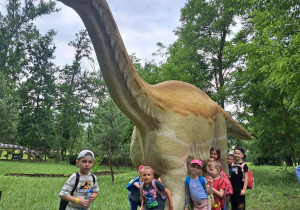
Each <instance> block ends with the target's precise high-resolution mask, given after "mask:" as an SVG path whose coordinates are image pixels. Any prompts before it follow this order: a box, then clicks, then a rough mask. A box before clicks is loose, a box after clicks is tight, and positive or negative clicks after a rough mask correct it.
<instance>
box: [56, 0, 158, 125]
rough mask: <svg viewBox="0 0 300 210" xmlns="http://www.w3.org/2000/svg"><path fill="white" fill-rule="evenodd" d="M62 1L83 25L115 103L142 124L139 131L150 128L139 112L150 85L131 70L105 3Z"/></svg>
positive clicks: (87, 0) (145, 117)
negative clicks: (76, 14)
mask: <svg viewBox="0 0 300 210" xmlns="http://www.w3.org/2000/svg"><path fill="white" fill-rule="evenodd" d="M61 1H62V2H63V3H64V4H66V5H67V6H70V7H71V8H73V9H74V10H75V11H76V12H77V13H78V14H79V16H80V17H81V19H82V21H83V23H84V24H85V27H86V29H87V31H88V33H89V36H90V38H91V40H92V43H93V46H94V49H95V52H96V55H97V58H98V62H99V64H100V69H101V72H102V74H103V78H104V80H105V83H106V85H107V88H108V91H109V93H110V95H111V97H112V98H113V100H114V102H115V103H116V104H117V106H118V107H119V108H120V109H121V110H122V111H123V112H124V113H125V114H126V115H127V116H128V117H129V118H130V119H131V120H132V121H133V122H134V123H135V124H136V125H139V124H140V123H144V124H147V125H141V127H144V126H153V122H152V121H153V120H152V121H151V120H148V121H147V120H145V119H147V116H148V115H147V114H146V113H145V112H144V111H143V110H142V107H143V105H142V104H145V103H147V102H145V99H144V95H147V87H149V85H148V84H146V83H145V82H144V81H143V80H142V79H141V78H140V77H139V75H138V74H137V72H136V71H135V69H134V68H133V65H132V63H131V61H130V59H129V56H128V54H127V51H126V49H125V46H124V43H123V41H122V38H121V36H120V33H119V31H118V28H117V25H116V23H115V21H114V18H113V16H112V14H111V11H110V9H109V7H108V5H107V3H106V1H105V0H61ZM148 102H149V101H148ZM137 109H140V111H138V110H137ZM138 113H139V114H138ZM142 119H143V120H142Z"/></svg>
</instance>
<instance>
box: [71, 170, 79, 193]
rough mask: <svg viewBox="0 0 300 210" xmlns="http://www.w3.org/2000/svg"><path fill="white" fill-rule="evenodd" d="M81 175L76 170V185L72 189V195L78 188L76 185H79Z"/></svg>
mask: <svg viewBox="0 0 300 210" xmlns="http://www.w3.org/2000/svg"><path fill="white" fill-rule="evenodd" d="M79 177H80V175H79V173H78V172H76V179H75V185H74V187H73V189H72V191H71V195H73V194H74V191H75V189H76V187H77V185H78V182H79Z"/></svg>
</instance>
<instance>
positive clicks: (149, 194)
mask: <svg viewBox="0 0 300 210" xmlns="http://www.w3.org/2000/svg"><path fill="white" fill-rule="evenodd" d="M141 177H142V181H143V183H142V184H141V186H140V188H141V192H142V193H141V203H142V206H141V210H145V209H151V210H163V209H164V208H165V205H164V201H163V199H162V197H161V195H160V193H159V192H157V190H159V191H160V192H164V193H165V194H166V196H167V198H168V201H169V210H174V208H173V200H172V196H171V192H170V191H169V190H168V189H167V188H166V187H165V186H164V185H163V184H162V183H161V182H159V181H158V180H153V177H154V173H153V170H152V168H151V167H149V166H144V167H143V168H142V170H141ZM153 181H154V184H155V186H153V184H152V183H153ZM155 188H157V190H156V189H155Z"/></svg>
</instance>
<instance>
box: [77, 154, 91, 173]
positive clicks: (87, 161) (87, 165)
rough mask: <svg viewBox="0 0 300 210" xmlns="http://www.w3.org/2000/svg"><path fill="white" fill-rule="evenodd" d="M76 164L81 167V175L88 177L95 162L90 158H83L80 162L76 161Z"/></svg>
mask: <svg viewBox="0 0 300 210" xmlns="http://www.w3.org/2000/svg"><path fill="white" fill-rule="evenodd" d="M76 163H77V165H78V166H79V169H80V173H81V174H82V175H87V174H88V173H89V171H90V170H91V168H92V167H93V165H94V160H93V159H92V158H89V157H83V158H80V159H79V160H76Z"/></svg>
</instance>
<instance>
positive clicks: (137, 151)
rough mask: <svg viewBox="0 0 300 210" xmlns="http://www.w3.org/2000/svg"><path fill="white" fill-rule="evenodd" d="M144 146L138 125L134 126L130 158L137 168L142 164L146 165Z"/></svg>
mask: <svg viewBox="0 0 300 210" xmlns="http://www.w3.org/2000/svg"><path fill="white" fill-rule="evenodd" d="M143 148H144V147H143V142H142V139H141V137H140V132H139V130H138V129H137V128H136V127H134V129H133V133H132V137H131V144H130V158H131V162H132V164H133V166H134V167H135V168H138V167H139V166H140V165H145V157H144V149H143Z"/></svg>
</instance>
